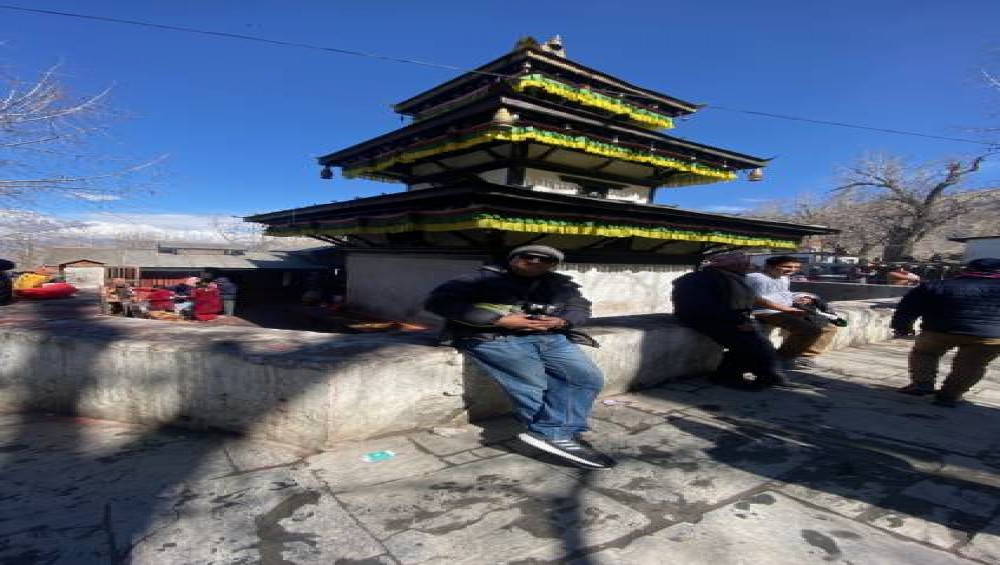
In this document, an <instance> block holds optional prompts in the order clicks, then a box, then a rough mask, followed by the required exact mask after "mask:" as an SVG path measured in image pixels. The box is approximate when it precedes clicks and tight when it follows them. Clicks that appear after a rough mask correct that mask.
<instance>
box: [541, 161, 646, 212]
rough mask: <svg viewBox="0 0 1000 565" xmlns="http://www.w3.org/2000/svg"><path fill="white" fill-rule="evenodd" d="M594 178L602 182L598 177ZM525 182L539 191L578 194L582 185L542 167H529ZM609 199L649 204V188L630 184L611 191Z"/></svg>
mask: <svg viewBox="0 0 1000 565" xmlns="http://www.w3.org/2000/svg"><path fill="white" fill-rule="evenodd" d="M577 176H581V177H582V176H583V175H577ZM594 180H595V181H597V182H600V181H599V180H598V179H594ZM524 184H525V185H526V186H529V187H531V189H532V190H536V191H538V192H554V193H557V194H578V189H579V188H580V185H578V184H576V183H574V182H567V181H565V180H563V179H561V178H560V175H559V173H553V172H550V171H543V170H540V169H527V170H526V171H525V173H524ZM608 200H620V201H626V202H637V203H640V204H647V203H649V188H647V187H645V186H639V185H634V184H630V185H627V187H626V188H623V189H620V190H611V191H609V192H608Z"/></svg>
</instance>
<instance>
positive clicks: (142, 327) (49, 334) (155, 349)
mask: <svg viewBox="0 0 1000 565" xmlns="http://www.w3.org/2000/svg"><path fill="white" fill-rule="evenodd" d="M18 306H19V305H15V306H14V307H13V308H17V307H18ZM885 306H886V305H885V304H881V303H877V302H852V303H841V304H838V305H837V309H838V310H840V311H842V312H844V313H846V314H847V316H848V317H849V319H850V322H851V325H850V326H849V327H848V328H845V329H843V330H842V331H841V332H840V333H839V335H838V336H837V339H836V341H835V343H834V347H838V348H839V347H845V346H848V345H853V344H862V343H868V342H874V341H881V340H884V339H887V338H888V336H889V329H888V318H889V316H890V315H891V312H892V310H891V308H886V307H885ZM7 308H11V307H7ZM8 312H10V311H8V310H5V312H4V313H5V315H6V314H8ZM31 318H32V317H29V316H27V315H24V316H21V317H18V315H17V313H16V311H14V315H13V316H5V319H4V320H0V409H2V410H5V411H27V410H38V411H47V412H55V413H61V414H76V415H80V416H85V417H91V418H100V419H107V420H118V421H124V422H134V423H144V424H151V425H159V426H178V427H186V428H193V429H216V430H226V431H231V432H238V433H242V434H247V435H249V436H252V437H255V438H259V439H268V440H274V441H279V442H284V443H289V444H294V445H299V446H304V447H313V448H320V447H324V446H327V445H330V444H332V443H335V442H340V441H347V440H357V439H362V438H368V437H373V436H379V435H385V434H392V433H400V432H405V431H408V430H412V429H415V428H424V427H431V426H436V425H447V424H453V423H456V422H463V421H466V420H468V419H470V418H472V419H478V418H484V417H489V416H495V415H498V414H501V413H503V412H504V411H505V410H506V401H505V400H504V398H503V395H502V394H501V393H500V392H499V390H498V389H497V388H496V387H495V385H493V383H492V382H491V381H489V380H487V378H486V377H484V376H483V375H482V374H481V373H480V372H479V371H478V369H476V368H475V366H473V365H472V364H471V363H469V362H467V361H466V360H465V359H464V358H463V357H462V356H461V355H460V354H458V353H456V352H455V351H454V350H453V349H451V348H446V347H435V346H433V345H432V340H431V339H430V338H429V337H427V336H414V335H348V336H335V335H330V334H321V333H315V332H297V331H283V330H269V329H260V328H247V327H231V326H229V327H226V326H215V327H211V326H209V327H206V326H200V327H199V326H193V325H188V324H170V323H165V322H156V321H151V320H138V319H130V318H114V317H104V316H95V315H88V316H87V317H79V316H72V315H71V313H67V314H66V315H65V316H63V317H62V318H56V319H48V320H44V319H43V320H39V319H38V317H37V316H33V319H34V320H36V321H34V322H32V321H30V319H31ZM588 331H589V332H590V333H591V334H592V335H594V336H595V337H596V338H597V339H598V340H599V341H600V342H601V344H602V347H601V348H599V349H591V348H584V349H585V350H586V351H587V353H588V354H589V355H591V356H592V357H593V359H594V360H595V361H596V362H597V364H598V365H599V366H600V367H601V368H602V369H603V370H604V371H605V373H606V376H607V386H606V388H605V390H604V394H606V395H609V394H616V393H620V392H624V391H626V390H630V389H635V388H642V387H649V386H653V385H656V384H657V383H661V382H664V381H667V380H671V379H676V378H679V377H682V376H689V375H697V374H703V373H706V372H708V371H710V370H711V369H712V368H713V367H714V366H715V364H716V363H717V361H718V358H719V355H720V350H719V348H718V347H717V346H716V345H715V344H714V343H713V342H711V341H710V340H708V339H706V338H704V337H703V336H701V335H700V334H697V333H695V332H693V331H691V330H688V329H687V328H684V327H681V326H679V325H677V324H676V323H675V321H674V320H673V318H672V316H670V315H665V314H661V315H649V316H629V317H618V318H601V319H596V320H594V323H593V324H592V326H591V327H589V328H588Z"/></svg>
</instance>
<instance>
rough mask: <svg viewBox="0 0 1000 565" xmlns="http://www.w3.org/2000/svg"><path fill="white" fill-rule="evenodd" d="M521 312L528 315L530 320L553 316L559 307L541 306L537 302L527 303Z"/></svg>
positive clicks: (552, 305)
mask: <svg viewBox="0 0 1000 565" xmlns="http://www.w3.org/2000/svg"><path fill="white" fill-rule="evenodd" d="M521 311H522V312H524V313H525V314H527V315H528V317H529V318H532V319H537V318H540V317H542V316H552V315H553V314H555V313H556V312H557V311H559V307H558V306H556V305H555V304H540V303H536V302H525V303H524V304H522V305H521Z"/></svg>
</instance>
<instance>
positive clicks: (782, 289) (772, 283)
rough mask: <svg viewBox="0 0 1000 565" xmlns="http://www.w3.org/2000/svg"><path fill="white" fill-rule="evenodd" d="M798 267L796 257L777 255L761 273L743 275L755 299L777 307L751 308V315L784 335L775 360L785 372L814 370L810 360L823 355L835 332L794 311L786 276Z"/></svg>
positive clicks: (828, 325)
mask: <svg viewBox="0 0 1000 565" xmlns="http://www.w3.org/2000/svg"><path fill="white" fill-rule="evenodd" d="M801 267H802V262H801V261H800V260H799V259H798V258H797V257H793V256H791V255H779V256H777V257H771V258H769V259H768V260H767V261H765V263H764V271H763V272H760V273H750V274H748V275H747V284H748V285H750V288H752V289H753V291H754V292H755V293H756V294H757V296H758V297H762V298H764V299H766V300H769V301H770V302H773V303H774V304H777V305H779V306H780V307H781V308H771V307H761V308H755V309H754V311H753V315H754V317H755V318H757V321H759V322H760V323H762V324H764V325H765V326H769V327H771V328H780V329H783V330H785V331H786V332H788V335H787V336H785V338H784V339H783V340H782V342H781V347H779V348H778V356H779V357H781V360H782V362H783V363H784V364H785V366H786V367H787V368H789V369H810V368H813V367H815V366H816V363H815V362H814V361H813V358H814V357H816V356H817V355H819V354H821V353H823V352H824V351H826V349H827V348H828V347H829V346H830V342H831V341H833V336H834V334H835V333H836V332H837V327H836V326H833V325H830V324H823V325H817V324H814V323H811V322H810V321H809V320H808V319H806V318H805V317H804V316H803V315H802V313H801V312H799V311H798V310H799V309H798V308H795V293H793V292H792V291H791V289H790V286H789V285H790V283H791V281H790V280H789V275H791V274H792V273H794V272H796V271H798V270H799V269H800V268H801Z"/></svg>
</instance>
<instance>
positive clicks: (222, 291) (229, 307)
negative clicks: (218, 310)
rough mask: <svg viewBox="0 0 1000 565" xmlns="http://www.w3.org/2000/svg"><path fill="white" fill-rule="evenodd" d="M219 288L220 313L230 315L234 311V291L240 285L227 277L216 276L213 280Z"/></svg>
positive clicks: (236, 290) (237, 290)
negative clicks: (220, 299)
mask: <svg viewBox="0 0 1000 565" xmlns="http://www.w3.org/2000/svg"><path fill="white" fill-rule="evenodd" d="M212 282H214V283H215V285H216V286H217V287H218V289H219V296H220V297H221V298H222V313H223V314H224V315H226V316H232V315H234V314H235V313H236V293H237V292H239V290H240V287H238V286H236V283H234V282H233V281H231V280H229V278H227V277H216V278H215V280H214V281H212Z"/></svg>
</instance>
